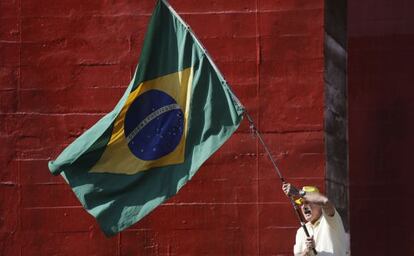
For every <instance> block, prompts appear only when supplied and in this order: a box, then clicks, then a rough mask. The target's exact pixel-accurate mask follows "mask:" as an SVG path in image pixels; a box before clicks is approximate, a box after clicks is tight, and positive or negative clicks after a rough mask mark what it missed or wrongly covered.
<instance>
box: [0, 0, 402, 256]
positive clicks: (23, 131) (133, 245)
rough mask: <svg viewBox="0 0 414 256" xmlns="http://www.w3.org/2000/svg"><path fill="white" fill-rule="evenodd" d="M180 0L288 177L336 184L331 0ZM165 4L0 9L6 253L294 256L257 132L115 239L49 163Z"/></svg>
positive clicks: (113, 92)
mask: <svg viewBox="0 0 414 256" xmlns="http://www.w3.org/2000/svg"><path fill="white" fill-rule="evenodd" d="M170 3H171V4H172V5H173V6H174V7H175V9H176V10H177V12H178V13H179V14H181V15H182V16H183V18H184V19H185V20H186V21H187V22H188V23H189V25H190V26H192V28H193V30H194V31H195V33H196V34H197V35H198V37H199V38H200V39H201V41H202V42H203V43H204V44H205V46H206V48H207V49H208V50H209V52H210V53H211V55H212V57H213V59H214V60H216V63H217V65H218V67H219V68H220V69H221V70H222V72H223V74H224V76H225V77H226V78H227V80H228V81H229V82H230V84H231V85H232V86H233V88H234V91H235V92H236V94H237V95H238V96H239V98H240V99H241V101H242V102H243V103H244V104H245V105H246V106H247V109H248V110H249V111H250V113H251V114H252V115H253V117H254V118H255V120H256V122H257V124H258V127H259V129H260V130H261V131H262V132H263V134H264V138H265V140H266V141H267V142H268V143H269V146H270V148H271V150H272V152H273V155H274V156H275V157H276V158H277V160H278V161H279V162H280V168H281V169H282V171H283V173H284V174H285V176H286V178H287V179H288V180H290V181H291V182H293V183H295V184H297V185H299V186H301V185H303V184H309V183H311V184H316V185H319V186H321V187H322V188H323V186H324V178H325V177H324V163H325V159H324V142H323V101H324V97H323V90H324V85H323V27H322V26H323V1H322V0H260V1H259V0H257V1H253V0H227V1H222V0H206V1H196V0H171V1H170ZM154 5H155V1H154V0H145V1H138V0H137V1H128V0H121V1H109V0H91V1H80V0H70V1H69V0H62V1H51V0H37V1H35V0H4V1H1V2H0V145H1V146H0V255H200V254H210V255H243V254H244V255H275V254H277V255H291V251H292V245H293V239H294V233H295V230H296V228H297V227H298V223H297V222H296V219H295V217H294V213H293V210H292V209H291V207H290V206H289V204H288V202H287V201H286V199H285V197H284V196H283V195H282V192H281V189H280V186H281V184H280V183H279V180H278V178H277V177H276V174H275V172H274V171H273V170H272V168H271V165H270V163H269V161H268V160H267V159H266V156H265V155H264V153H263V150H262V148H261V147H260V145H258V143H257V140H256V139H254V138H253V137H252V136H251V135H250V134H249V130H248V126H247V125H246V123H243V125H242V127H241V128H240V129H239V130H238V132H237V133H236V134H235V135H234V136H233V137H232V138H231V139H230V140H229V141H228V142H227V143H226V144H225V145H224V147H223V148H222V149H221V150H220V151H219V152H218V153H216V154H215V155H214V156H213V157H212V158H211V159H209V160H208V162H207V163H206V164H205V165H204V166H203V167H202V169H201V170H200V171H199V173H198V174H197V175H196V176H195V178H194V179H193V181H191V182H189V183H188V185H186V186H185V187H184V188H183V189H182V191H181V192H180V193H179V194H178V195H177V196H175V197H174V198H172V199H171V200H169V201H168V202H167V203H166V204H164V205H162V206H161V207H159V208H157V209H156V210H155V211H154V212H153V213H151V214H150V215H149V216H147V217H146V218H145V219H144V220H143V221H141V222H139V223H137V224H136V225H134V226H133V227H132V228H129V229H128V230H126V231H124V232H122V233H121V234H119V235H117V236H116V237H114V238H111V239H107V238H105V237H104V236H103V234H102V233H101V231H100V230H99V228H98V227H97V225H96V223H95V221H94V220H93V218H92V217H91V216H89V215H88V214H87V213H86V211H84V210H83V209H82V208H81V206H80V204H79V202H78V201H77V200H76V198H75V197H74V195H73V193H72V192H71V191H70V189H69V187H68V186H67V185H66V184H64V181H63V179H61V178H60V177H53V176H52V175H50V174H49V171H48V169H47V161H48V160H49V159H51V158H53V157H56V156H57V154H58V153H59V152H60V151H61V150H62V149H63V148H64V147H65V146H66V145H67V144H69V143H70V142H71V141H73V140H74V138H76V137H77V136H79V135H80V134H81V133H82V132H83V131H84V130H85V129H87V128H88V127H90V126H91V125H92V124H93V123H94V122H95V121H97V120H98V119H99V118H100V117H102V116H103V115H104V114H105V113H106V112H108V111H109V110H111V109H112V108H113V106H114V105H115V103H116V102H117V101H118V99H119V97H120V96H121V94H122V93H123V91H124V89H125V88H126V86H127V84H128V83H129V80H130V79H131V74H132V71H133V69H134V67H135V65H136V64H137V59H138V56H139V54H140V48H141V45H142V41H143V37H144V33H145V31H146V25H147V22H148V19H149V16H150V14H151V11H152V8H153V6H154ZM407 104H408V103H407ZM381 152H383V151H381Z"/></svg>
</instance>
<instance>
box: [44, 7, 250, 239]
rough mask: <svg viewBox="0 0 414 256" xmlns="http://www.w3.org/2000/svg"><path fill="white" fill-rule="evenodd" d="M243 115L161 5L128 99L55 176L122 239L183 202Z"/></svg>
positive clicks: (56, 167)
mask: <svg viewBox="0 0 414 256" xmlns="http://www.w3.org/2000/svg"><path fill="white" fill-rule="evenodd" d="M243 112H244V108H243V106H242V105H241V104H240V102H239V101H238V99H237V98H236V97H235V95H234V94H233V93H232V91H231V90H230V88H229V86H228V84H227V83H226V81H225V80H224V78H223V76H222V75H221V74H220V72H219V70H218V69H217V67H216V66H215V64H214V63H213V62H212V60H211V59H210V57H209V55H208V54H207V53H206V50H205V48H204V47H203V46H202V45H201V43H200V42H199V40H198V39H197V38H196V37H195V35H194V34H193V33H192V32H191V29H190V28H189V26H188V25H187V24H186V23H184V22H183V20H182V19H181V18H180V17H179V16H178V15H177V13H176V12H175V11H174V10H173V9H172V8H171V6H170V5H169V4H168V3H167V2H166V1H164V0H160V1H158V3H157V5H156V7H155V10H154V12H153V15H152V17H151V20H150V23H149V26H148V31H147V34H146V37H145V41H144V46H143V49H142V53H141V56H140V59H139V64H138V66H137V68H136V71H135V74H134V77H133V79H132V81H131V83H130V84H129V86H128V88H127V89H126V92H125V93H124V95H123V96H122V98H121V99H120V101H119V102H118V104H117V105H116V106H115V108H114V109H113V110H112V111H111V112H110V113H108V114H107V115H106V116H104V117H103V118H102V119H101V120H99V121H98V122H97V123H96V124H95V125H93V126H92V127H91V128H90V129H89V130H87V131H86V132H85V133H84V134H82V135H81V136H80V137H79V138H77V139H76V140H75V141H74V142H73V143H72V144H70V145H69V146H68V147H67V148H66V149H65V150H64V151H63V152H62V153H61V154H60V155H59V156H58V157H57V158H56V160H54V161H50V162H49V169H50V171H51V172H52V174H54V175H58V174H61V175H62V176H63V177H64V179H65V180H66V181H67V183H68V184H69V185H70V186H71V187H72V189H73V191H74V193H75V194H76V196H77V197H78V199H79V200H80V202H81V203H82V205H83V207H84V208H85V209H86V210H87V211H88V212H89V213H90V214H91V215H93V216H94V217H95V218H96V219H97V221H98V222H99V225H100V227H101V228H102V230H103V231H104V233H105V234H106V235H108V236H110V235H114V234H116V233H117V232H120V231H122V230H123V229H125V228H127V227H129V226H131V225H132V224H134V223H136V222H137V221H139V220H140V219H142V218H143V217H144V216H146V215H147V214H148V213H150V212H151V211H152V210H153V209H154V208H156V207H157V206H158V205H160V204H161V203H163V202H164V201H165V200H167V199H168V198H170V197H171V196H173V195H175V194H176V193H177V192H178V191H179V190H180V188H181V187H182V186H184V184H185V183H186V182H187V181H188V180H190V179H191V178H192V177H193V176H194V174H195V173H196V172H197V170H198V169H199V168H200V166H201V165H202V164H203V162H204V161H206V160H207V159H208V158H209V157H210V156H211V155H212V154H213V153H214V152H215V151H216V150H217V149H218V148H219V147H220V146H221V145H222V144H223V143H224V142H225V141H226V140H227V139H228V138H229V137H230V136H231V134H232V133H233V132H234V131H235V130H236V129H237V127H238V126H239V124H240V122H241V120H242V116H243Z"/></svg>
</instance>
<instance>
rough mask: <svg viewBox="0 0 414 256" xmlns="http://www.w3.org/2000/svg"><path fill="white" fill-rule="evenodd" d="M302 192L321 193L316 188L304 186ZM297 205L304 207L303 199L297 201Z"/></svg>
mask: <svg viewBox="0 0 414 256" xmlns="http://www.w3.org/2000/svg"><path fill="white" fill-rule="evenodd" d="M302 191H304V192H305V193H314V192H318V193H319V189H318V188H317V187H315V186H303V187H302ZM295 203H296V204H298V205H302V204H303V199H302V198H299V199H296V200H295Z"/></svg>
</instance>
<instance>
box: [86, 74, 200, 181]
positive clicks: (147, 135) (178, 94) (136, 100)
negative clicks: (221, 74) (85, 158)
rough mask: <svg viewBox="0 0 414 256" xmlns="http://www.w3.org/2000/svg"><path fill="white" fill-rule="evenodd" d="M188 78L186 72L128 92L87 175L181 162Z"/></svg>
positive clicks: (131, 170) (188, 90) (189, 85)
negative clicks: (100, 152) (104, 145)
mask: <svg viewBox="0 0 414 256" xmlns="http://www.w3.org/2000/svg"><path fill="white" fill-rule="evenodd" d="M192 74H193V69H192V68H187V69H184V70H182V71H180V72H176V73H172V74H168V75H165V76H162V77H159V78H156V79H154V80H150V81H145V82H143V83H141V84H140V85H139V86H138V87H137V88H136V89H135V90H134V91H133V92H131V93H130V95H129V96H128V99H127V100H126V102H125V105H124V106H123V108H122V110H121V112H120V113H119V115H118V117H117V118H116V120H115V123H114V127H113V131H112V135H111V138H110V141H109V143H108V145H107V147H106V149H105V151H104V153H103V154H102V156H101V158H100V159H99V161H98V162H97V163H96V165H94V166H93V168H92V169H91V170H90V172H95V173H118V174H135V173H137V172H140V171H145V170H148V169H151V168H154V167H161V166H166V165H172V164H179V163H182V162H184V153H185V142H186V136H187V120H188V114H189V113H188V112H189V104H190V95H191V93H190V92H191V84H192Z"/></svg>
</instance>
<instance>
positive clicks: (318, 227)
mask: <svg viewBox="0 0 414 256" xmlns="http://www.w3.org/2000/svg"><path fill="white" fill-rule="evenodd" d="M306 227H307V228H308V231H309V234H310V235H311V236H313V238H314V240H315V245H316V248H315V249H316V251H317V252H318V256H332V255H335V256H346V255H349V242H348V238H347V234H346V233H345V229H344V225H343V224H342V220H341V216H339V213H338V212H337V211H336V210H335V214H334V216H332V217H330V216H328V215H327V214H326V213H325V212H324V211H323V210H322V216H321V217H320V218H319V220H317V221H316V222H315V224H313V225H312V223H310V222H308V223H306ZM305 242H306V234H305V231H303V228H299V229H298V231H297V232H296V243H295V246H294V247H293V252H294V254H295V255H298V254H300V253H302V252H303V251H304V250H305V249H306V245H305Z"/></svg>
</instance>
